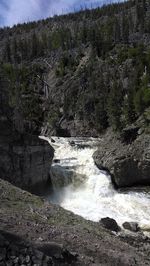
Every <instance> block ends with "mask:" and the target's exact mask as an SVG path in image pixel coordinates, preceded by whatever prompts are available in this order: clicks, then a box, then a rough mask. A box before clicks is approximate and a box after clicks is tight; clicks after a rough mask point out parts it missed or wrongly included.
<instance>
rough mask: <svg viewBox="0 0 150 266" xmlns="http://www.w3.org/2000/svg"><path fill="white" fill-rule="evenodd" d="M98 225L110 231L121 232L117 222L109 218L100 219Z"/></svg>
mask: <svg viewBox="0 0 150 266" xmlns="http://www.w3.org/2000/svg"><path fill="white" fill-rule="evenodd" d="M100 224H101V225H102V226H103V227H105V228H106V229H108V230H110V231H114V232H119V231H120V230H121V229H120V227H119V226H118V224H117V222H116V221H115V220H114V219H112V218H109V217H106V218H102V219H101V220H100Z"/></svg>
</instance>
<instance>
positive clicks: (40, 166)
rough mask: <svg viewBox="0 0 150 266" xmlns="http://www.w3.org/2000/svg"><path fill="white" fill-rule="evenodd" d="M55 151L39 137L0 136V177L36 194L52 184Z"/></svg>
mask: <svg viewBox="0 0 150 266" xmlns="http://www.w3.org/2000/svg"><path fill="white" fill-rule="evenodd" d="M52 159H53V149H52V147H50V145H49V144H48V143H46V142H45V141H44V140H41V139H39V138H38V136H31V135H23V136H20V138H17V139H14V138H12V136H8V137H7V138H6V136H4V137H3V136H2V135H1V136H0V176H1V178H3V179H5V180H8V181H9V182H11V183H12V184H14V185H16V186H19V187H21V188H23V189H27V190H29V191H33V192H36V191H37V190H41V189H44V187H46V186H47V183H48V182H50V176H49V170H50V166H51V161H52Z"/></svg>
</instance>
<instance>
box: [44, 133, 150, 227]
mask: <svg viewBox="0 0 150 266" xmlns="http://www.w3.org/2000/svg"><path fill="white" fill-rule="evenodd" d="M41 138H43V139H45V140H47V141H48V142H49V143H50V145H52V146H53V148H54V149H55V155H54V160H53V164H52V167H51V176H52V185H53V192H52V193H51V194H50V195H49V197H48V199H49V200H50V201H51V202H53V203H55V204H59V205H60V206H61V207H63V208H64V209H67V210H70V211H72V212H73V213H75V214H78V215H80V216H82V217H84V218H85V219H89V220H92V221H96V222H97V221H99V220H100V219H101V218H103V217H110V218H114V219H115V220H116V221H117V223H118V224H119V225H120V226H121V225H122V223H124V222H125V221H128V222H131V221H133V222H138V224H139V226H140V227H141V228H142V229H143V230H148V229H150V193H148V192H146V191H144V190H143V191H141V192H137V191H126V192H118V191H117V190H115V189H114V187H113V185H112V183H111V178H110V176H109V175H107V174H106V173H105V172H103V171H100V170H99V169H98V168H97V167H96V165H95V164H94V161H93V158H92V155H93V153H94V151H95V150H96V149H97V146H98V145H100V142H101V140H100V139H94V138H59V137H52V140H53V141H51V140H50V139H48V138H46V137H41Z"/></svg>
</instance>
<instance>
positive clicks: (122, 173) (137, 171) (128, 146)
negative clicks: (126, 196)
mask: <svg viewBox="0 0 150 266" xmlns="http://www.w3.org/2000/svg"><path fill="white" fill-rule="evenodd" d="M93 158H94V161H95V163H96V165H97V166H98V168H100V169H105V170H107V171H108V172H109V173H110V174H111V177H112V181H113V183H114V185H115V186H116V187H118V188H119V187H131V186H138V185H150V137H149V129H148V128H146V129H142V128H139V127H132V128H129V129H126V130H124V131H123V132H122V134H121V135H119V134H115V133H113V132H112V131H111V130H108V131H107V133H106V134H105V135H104V136H102V140H101V142H100V145H99V148H98V150H97V151H96V152H95V153H94V155H93Z"/></svg>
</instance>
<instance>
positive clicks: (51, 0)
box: [0, 0, 122, 27]
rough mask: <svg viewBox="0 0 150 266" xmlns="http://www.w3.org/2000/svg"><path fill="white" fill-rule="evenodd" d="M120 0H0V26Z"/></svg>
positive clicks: (119, 0)
mask: <svg viewBox="0 0 150 266" xmlns="http://www.w3.org/2000/svg"><path fill="white" fill-rule="evenodd" d="M110 1H111V2H121V1H122V0H0V27H4V26H13V25H14V24H18V23H23V22H29V21H34V20H39V19H43V18H47V17H50V16H53V15H56V14H57V15H60V14H64V13H68V12H72V11H74V10H79V9H80V8H81V7H83V8H84V7H85V6H86V7H89V8H90V7H96V6H98V5H99V6H100V5H102V4H104V3H109V2H110Z"/></svg>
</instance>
